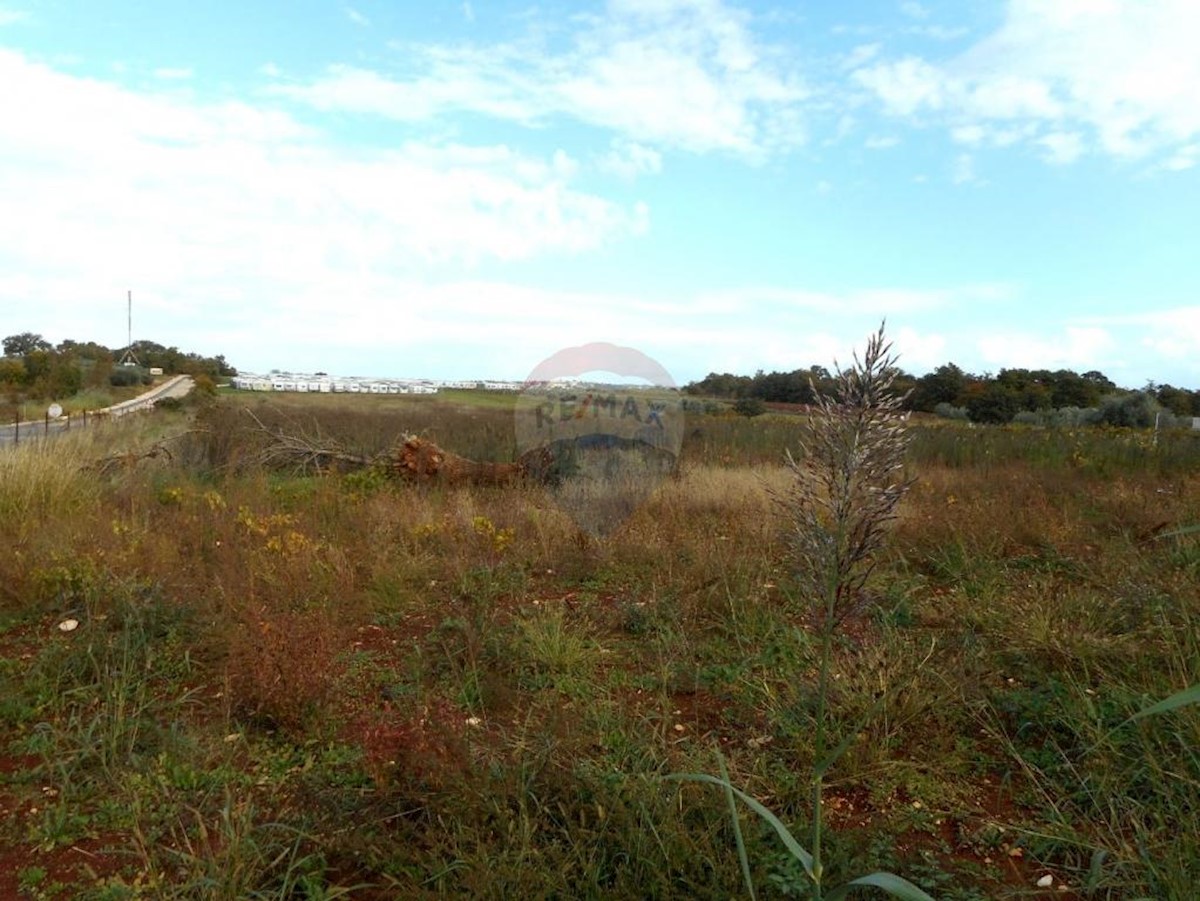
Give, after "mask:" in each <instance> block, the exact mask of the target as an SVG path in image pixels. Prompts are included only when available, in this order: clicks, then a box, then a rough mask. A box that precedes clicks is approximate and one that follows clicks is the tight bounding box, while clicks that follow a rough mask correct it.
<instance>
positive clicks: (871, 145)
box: [863, 135, 900, 150]
mask: <svg viewBox="0 0 1200 901" xmlns="http://www.w3.org/2000/svg"><path fill="white" fill-rule="evenodd" d="M899 143H900V139H899V138H897V137H894V136H892V135H882V136H881V135H871V136H870V137H868V138H867V139H866V141H864V142H863V146H864V147H866V148H867V149H868V150H886V149H887V148H889V147H895V146H896V145H897V144H899Z"/></svg>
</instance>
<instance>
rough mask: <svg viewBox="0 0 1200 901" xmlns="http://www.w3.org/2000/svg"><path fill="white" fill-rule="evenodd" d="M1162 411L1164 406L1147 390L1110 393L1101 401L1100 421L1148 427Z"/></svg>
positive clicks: (1107, 423) (1108, 423)
mask: <svg viewBox="0 0 1200 901" xmlns="http://www.w3.org/2000/svg"><path fill="white" fill-rule="evenodd" d="M1160 412H1162V407H1161V406H1159V403H1158V401H1157V400H1155V399H1154V397H1153V396H1152V395H1151V394H1150V393H1149V392H1147V391H1131V392H1129V393H1128V394H1110V395H1108V396H1107V397H1105V398H1103V399H1102V400H1101V401H1100V421H1101V422H1102V423H1104V424H1105V425H1115V426H1123V427H1126V428H1147V427H1149V426H1152V425H1154V417H1155V414H1157V413H1160Z"/></svg>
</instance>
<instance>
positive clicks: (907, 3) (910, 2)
mask: <svg viewBox="0 0 1200 901" xmlns="http://www.w3.org/2000/svg"><path fill="white" fill-rule="evenodd" d="M900 12H902V13H904V15H906V16H908V17H909V18H910V19H928V18H929V9H928V8H927V7H925V6H922V5H921V4H920V3H917V2H915V0H904V2H903V3H901V4H900Z"/></svg>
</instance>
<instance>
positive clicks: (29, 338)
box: [3, 332, 54, 357]
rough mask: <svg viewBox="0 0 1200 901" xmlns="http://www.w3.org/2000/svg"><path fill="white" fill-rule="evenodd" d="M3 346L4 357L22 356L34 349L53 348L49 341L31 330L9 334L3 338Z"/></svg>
mask: <svg viewBox="0 0 1200 901" xmlns="http://www.w3.org/2000/svg"><path fill="white" fill-rule="evenodd" d="M3 347H4V355H5V356H6V357H23V356H25V355H26V354H27V353H32V352H33V351H35V350H53V349H54V348H53V345H51V344H50V342H49V341H47V340H46V339H45V338H43V337H42V336H41V335H35V334H34V333H33V332H21V334H19V335H9V336H8V337H7V338H5V339H4V342H3Z"/></svg>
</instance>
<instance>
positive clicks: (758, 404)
mask: <svg viewBox="0 0 1200 901" xmlns="http://www.w3.org/2000/svg"><path fill="white" fill-rule="evenodd" d="M733 409H734V412H735V413H737V414H738V415H739V416H747V417H749V416H762V414H764V413H766V412H767V405H766V404H765V403H764V402H763V400H762V398H759V397H741V398H738V401H737V403H735V404H734V405H733Z"/></svg>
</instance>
